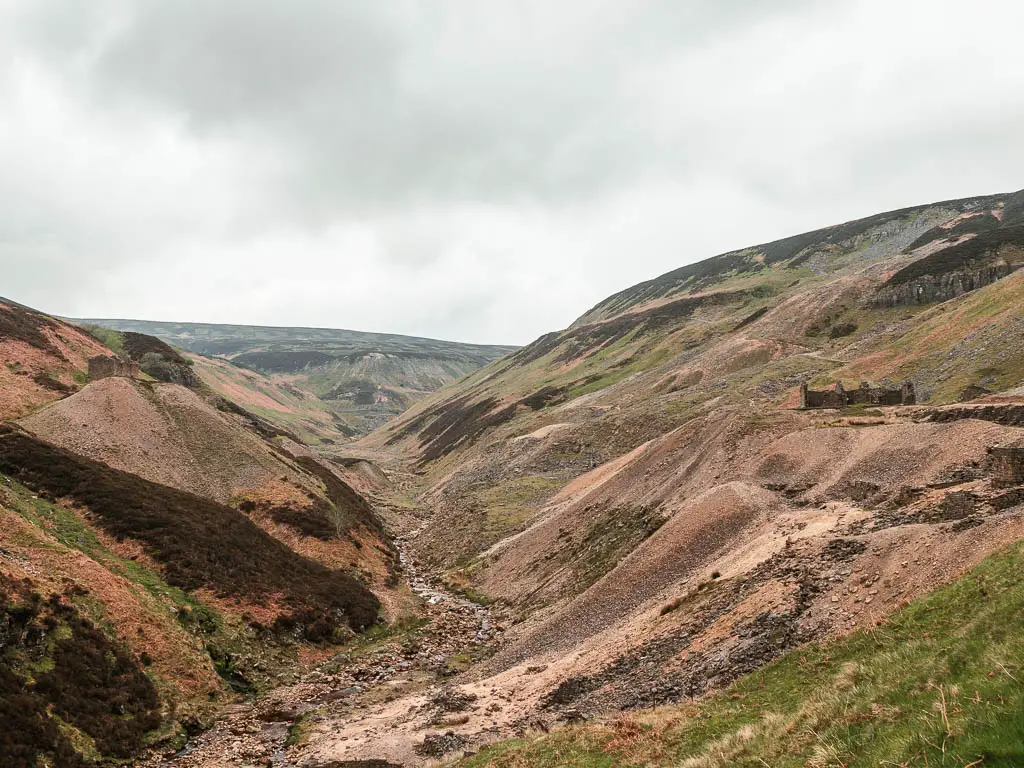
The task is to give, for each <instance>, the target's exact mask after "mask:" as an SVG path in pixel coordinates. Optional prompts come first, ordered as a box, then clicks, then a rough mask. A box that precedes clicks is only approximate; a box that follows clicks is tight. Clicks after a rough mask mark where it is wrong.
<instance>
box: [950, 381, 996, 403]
mask: <svg viewBox="0 0 1024 768" xmlns="http://www.w3.org/2000/svg"><path fill="white" fill-rule="evenodd" d="M991 394H992V390H991V389H985V387H982V386H979V385H977V384H971V385H970V386H969V387H966V388H965V389H964V391H963V392H961V393H960V395H959V396H958V397H957V401H958V402H961V403H969V402H970V401H971V400H977V399H978V398H979V397H985V396H986V395H991Z"/></svg>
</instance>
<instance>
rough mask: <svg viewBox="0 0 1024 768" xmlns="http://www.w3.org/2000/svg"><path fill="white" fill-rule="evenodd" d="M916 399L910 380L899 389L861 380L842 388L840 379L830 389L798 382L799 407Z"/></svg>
mask: <svg viewBox="0 0 1024 768" xmlns="http://www.w3.org/2000/svg"><path fill="white" fill-rule="evenodd" d="M916 401H917V398H916V395H915V394H914V385H913V383H912V382H909V381H905V382H903V386H901V387H900V388H899V389H886V388H885V387H872V386H871V385H870V384H868V383H867V382H866V381H862V382H861V383H860V386H859V387H857V388H856V389H844V388H843V383H842V382H841V381H839V382H836V385H835V386H834V387H832V388H831V389H808V388H807V382H806V381H805V382H803V383H801V384H800V405H799V406H798V407H799V408H845V407H847V406H850V405H913V404H914V403H915V402H916Z"/></svg>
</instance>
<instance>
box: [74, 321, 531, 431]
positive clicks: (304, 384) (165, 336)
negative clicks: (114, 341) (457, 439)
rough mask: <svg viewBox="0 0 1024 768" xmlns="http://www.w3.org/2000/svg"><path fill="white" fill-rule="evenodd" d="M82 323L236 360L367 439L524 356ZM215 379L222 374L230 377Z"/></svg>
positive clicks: (228, 329)
mask: <svg viewBox="0 0 1024 768" xmlns="http://www.w3.org/2000/svg"><path fill="white" fill-rule="evenodd" d="M76 322H81V323H87V324H90V325H98V326H102V327H104V328H111V329H114V330H117V331H130V332H138V333H143V334H148V335H150V336H155V337H157V338H160V339H162V340H164V341H166V342H168V343H170V344H173V345H174V346H176V347H180V348H182V349H186V350H188V351H190V352H193V353H195V354H197V355H203V356H205V357H208V358H223V359H226V360H230V361H231V362H232V363H234V364H235V365H236V366H240V367H242V368H247V369H250V370H253V371H257V372H259V373H261V374H264V375H265V376H267V377H269V378H270V379H271V381H272V382H273V383H274V385H276V386H278V387H281V388H284V389H288V390H292V391H293V393H294V392H295V390H297V391H298V393H305V394H311V395H315V396H316V397H318V398H320V399H321V400H322V401H323V402H324V403H325V404H326V407H327V408H328V409H329V410H330V412H331V413H334V414H337V416H338V417H340V419H341V421H342V422H343V423H344V424H347V425H350V427H351V428H352V429H354V430H356V431H357V432H360V433H363V432H368V431H370V430H372V429H373V428H375V427H378V426H380V425H381V424H383V423H384V422H386V421H387V420H388V419H389V418H391V417H393V416H395V415H396V414H399V413H401V412H402V411H404V410H405V409H406V408H408V407H409V406H410V405H411V404H412V403H415V402H417V401H418V400H420V399H422V398H423V397H424V396H425V395H427V394H429V393H430V392H433V391H435V390H437V389H440V388H441V387H443V386H446V385H447V384H451V383H452V382H455V381H458V380H459V379H461V378H463V377H464V376H466V375H467V374H469V373H472V372H473V371H475V370H477V369H478V368H480V367H481V366H484V365H487V364H488V363H491V362H493V361H494V360H497V359H498V358H500V357H503V356H504V355H506V354H508V353H509V352H513V351H515V349H516V347H509V346H487V345H479V344H460V343H457V342H451V341H438V340H436V339H424V338H418V337H413V336H400V335H396V334H384V333H363V332H360V331H346V330H336V329H330V328H276V327H269V326H255V325H216V324H208V323H165V322H154V321H146V320H111V319H89V320H79V321H76ZM209 365H210V366H216V363H215V362H213V363H210V364H209ZM211 374H213V375H222V374H224V370H223V368H221V369H219V370H216V371H211ZM299 396H301V394H300V395H299Z"/></svg>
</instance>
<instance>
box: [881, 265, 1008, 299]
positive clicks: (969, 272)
mask: <svg viewBox="0 0 1024 768" xmlns="http://www.w3.org/2000/svg"><path fill="white" fill-rule="evenodd" d="M1019 266H1020V265H1019V264H1010V263H1006V262H1003V263H1000V264H991V265H989V266H985V267H978V268H975V269H960V270H956V271H954V272H947V273H945V274H942V275H935V276H933V275H924V276H922V277H919V278H916V279H914V280H910V281H908V282H905V283H899V284H887V285H885V286H883V287H882V288H881V289H880V290H879V292H878V295H877V296H876V297H875V301H874V303H875V305H876V306H880V307H899V306H912V305H914V304H932V303H935V302H939V301H947V300H949V299H955V298H956V297H957V296H962V295H963V294H965V293H970V292H971V291H975V290H977V289H978V288H984V287H985V286H986V285H990V284H991V283H994V282H996V281H997V280H1002V279H1003V278H1004V277H1006V276H1007V275H1010V274H1012V273H1013V272H1014V271H1015V270H1016V269H1018V268H1019Z"/></svg>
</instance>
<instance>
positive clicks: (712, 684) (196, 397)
mask: <svg viewBox="0 0 1024 768" xmlns="http://www.w3.org/2000/svg"><path fill="white" fill-rule="evenodd" d="M1022 227H1024V193H1015V194H1003V195H992V196H986V197H976V198H968V199H962V200H953V201H945V202H940V203H933V204H928V205H922V206H917V207H913V208H907V209H903V210H900V211H894V212H890V213H884V214H879V215H876V216H871V217H869V218H866V219H863V220H858V221H854V222H848V223H845V224H841V225H838V226H833V227H827V228H825V229H821V230H816V231H814V232H809V233H806V234H803V235H798V236H795V237H791V238H786V239H784V240H781V241H777V242H774V243H767V244H764V245H759V246H752V247H750V248H746V249H742V250H740V251H736V252H732V253H728V254H723V255H721V256H717V257H714V258H712V259H708V260H705V261H703V262H697V263H695V264H691V265H688V266H685V267H683V268H681V269H678V270H675V271H673V272H670V273H668V274H666V275H663V276H661V277H659V278H655V279H653V280H649V281H646V282H643V283H640V284H638V285H636V286H633V287H632V288H628V289H626V290H624V291H622V292H620V293H618V294H616V295H615V296H612V297H609V298H608V299H606V300H605V301H602V302H600V303H599V304H598V305H596V306H595V307H594V308H592V309H590V310H588V311H587V312H585V313H584V314H583V315H582V316H581V317H580V318H579V319H578V320H577V321H576V322H575V323H573V324H572V325H571V326H570V327H569V328H566V329H564V330H562V331H557V332H553V333H550V334H547V335H545V336H543V337H541V338H540V339H538V340H536V341H535V342H534V343H532V344H530V345H528V346H526V347H524V348H522V349H519V350H516V351H514V352H512V353H511V354H509V355H507V356H505V357H503V358H501V359H497V360H492V362H490V363H488V364H487V365H485V366H484V367H482V368H480V369H479V370H476V371H474V372H472V373H470V374H469V375H468V376H466V377H465V378H463V379H461V380H459V381H455V382H453V383H450V384H449V385H448V386H446V387H445V388H444V389H443V390H441V391H438V392H435V393H433V394H424V390H417V391H418V393H419V396H421V399H420V400H419V401H417V402H415V403H414V404H413V405H412V407H411V408H410V409H409V410H408V411H407V412H405V413H403V414H402V415H400V416H399V417H397V418H395V419H393V420H392V421H390V422H389V423H387V424H386V425H384V426H383V427H381V428H379V429H377V430H376V431H374V432H373V433H371V434H369V435H366V436H363V437H361V438H360V439H358V440H355V441H350V440H346V439H345V436H344V435H343V434H342V432H341V430H342V427H341V426H340V425H339V424H338V423H337V422H335V421H334V417H337V418H345V417H351V416H352V413H351V412H347V413H346V412H344V410H343V409H339V410H324V409H323V407H322V405H321V400H319V399H318V398H317V395H316V393H315V392H313V391H312V389H313V388H315V386H317V384H316V382H317V381H320V379H318V376H319V375H320V373H319V372H318V371H319V367H318V366H321V365H327V366H328V367H330V365H333V364H334V363H329V362H326V361H324V360H323V359H322V358H318V357H316V356H315V355H313V352H314V350H313V349H312V347H305V348H292V347H290V346H289V345H291V344H293V342H292V341H286V340H281V339H276V340H275V339H270V340H267V341H265V342H264V341H261V342H260V344H261V345H265V346H266V349H263V347H260V350H262V351H260V350H257V346H259V345H256V344H255V342H254V340H252V339H250V340H248V341H245V344H249V342H253V345H252V346H244V347H239V348H236V349H232V348H229V347H227V346H225V347H223V348H219V349H218V348H213V347H211V348H205V347H204V348H203V349H202V350H201V351H203V352H204V353H206V354H213V355H224V356H225V357H230V358H232V359H231V360H226V359H220V358H217V357H205V356H202V355H200V354H199V353H198V352H197V351H196V349H195V348H192V350H191V351H190V352H188V353H187V354H181V353H179V352H178V351H177V350H176V349H175V348H171V347H168V346H166V343H165V342H163V341H160V340H158V339H156V338H155V337H153V336H149V335H145V334H139V333H138V331H135V330H131V329H125V330H116V331H114V330H102V329H101V330H97V329H92V330H91V333H92V334H93V335H91V336H90V335H81V338H79V336H77V335H74V334H77V333H79V331H78V330H77V329H75V328H74V327H72V326H67V325H65V324H62V323H60V322H59V321H55V320H52V319H49V318H46V317H45V316H42V315H39V314H38V313H31V312H30V311H29V310H20V309H19V311H14V310H13V309H12V310H9V311H10V313H11V314H10V317H11V318H14V320H11V321H9V322H8V324H7V326H6V327H8V328H13V329H15V331H16V334H17V335H16V336H15V333H14V331H9V332H10V333H11V334H12V338H11V339H10V340H8V341H6V342H4V344H6V346H0V349H2V350H5V353H6V354H7V355H8V358H7V360H6V362H7V363H8V365H7V368H8V371H9V373H10V376H12V377H16V378H15V379H12V382H13V384H16V385H17V386H18V387H20V388H21V389H19V390H17V391H18V392H24V393H28V394H25V395H24V396H22V395H19V397H21V399H20V400H17V401H15V400H14V399H13V398H12V401H11V402H12V403H15V405H12V406H9V412H8V413H6V414H5V417H6V418H7V419H8V422H7V425H6V426H4V427H3V428H2V430H0V482H2V483H3V485H0V514H2V515H3V521H2V522H3V525H0V593H3V595H5V597H4V604H5V605H6V606H7V607H6V609H5V610H6V613H5V614H4V615H3V616H2V617H0V621H2V622H3V623H2V624H0V627H5V628H6V630H5V631H7V633H8V635H10V636H16V637H18V638H20V640H19V642H18V643H16V644H14V645H12V646H10V647H9V648H8V649H7V650H6V651H4V653H6V654H8V656H7V658H8V659H10V661H9V662H8V666H9V667H10V669H11V670H13V675H9V676H7V677H4V678H0V685H3V686H4V687H5V690H8V691H15V690H20V689H21V688H24V689H25V690H26V691H27V696H26V698H24V699H23V700H21V701H22V706H21V708H20V709H18V710H17V711H12V710H8V711H6V712H5V711H4V710H2V709H0V716H3V717H7V718H14V717H21V716H22V714H23V713H27V715H26V716H27V717H29V718H30V719H31V720H32V722H33V724H34V725H33V728H34V730H29V731H28V732H29V733H30V734H33V735H32V736H31V738H30V739H27V740H26V739H21V740H20V741H17V743H14V744H12V745H11V746H9V747H5V746H2V745H0V749H4V748H7V749H10V750H14V749H17V750H20V753H22V754H25V755H28V756H29V759H30V760H31V761H36V762H38V761H37V758H39V759H47V760H50V761H51V762H53V761H54V760H57V761H60V760H66V761H67V762H68V764H69V765H73V766H76V768H77V765H78V763H76V762H74V761H75V760H79V761H81V764H83V765H90V764H95V763H96V762H98V758H97V756H99V757H102V758H103V759H107V760H110V761H114V762H116V761H117V760H124V759H126V756H128V755H136V754H139V753H140V750H142V749H143V748H144V747H145V746H147V745H150V744H155V745H158V749H157V750H155V751H154V752H153V753H152V754H151V755H150V757H149V759H148V760H147V762H145V763H144V764H145V765H151V766H156V765H161V766H171V768H214V766H217V767H218V768H219V767H220V766H238V767H239V768H241V766H248V765H264V764H268V765H275V764H276V765H296V766H298V765H301V766H310V767H311V768H335V767H336V766H346V765H347V766H380V768H385V767H386V766H427V765H436V764H438V763H439V762H440V761H459V760H465V763H464V764H465V765H467V766H477V765H495V766H560V765H593V766H611V765H637V766H640V765H687V766H693V768H696V766H719V765H720V766H726V765H763V764H765V763H766V762H767V763H768V764H770V765H813V766H832V765H836V766H838V765H851V766H852V765H875V764H877V763H878V762H879V761H881V760H898V762H897V764H907V765H951V766H952V765H956V766H959V767H960V768H963V766H965V765H971V764H974V765H1015V764H1016V762H1019V758H1020V755H1019V750H1018V751H1015V750H1017V747H1018V746H1019V743H1020V737H1021V733H1020V728H1019V724H1020V720H1019V717H1018V716H1017V715H1018V714H1019V706H1020V702H1021V701H1022V700H1024V687H1022V684H1021V682H1020V681H1021V680H1024V678H1022V677H1021V675H1022V674H1024V658H1022V657H1021V656H1020V652H1019V649H1020V640H1021V626H1020V622H1019V621H1018V620H1017V619H1018V618H1019V616H1020V615H1021V612H1022V611H1024V598H1022V594H1024V581H1022V579H1021V577H1020V568H1019V566H1020V562H1019V561H1020V558H1021V543H1022V542H1024V311H1022V310H1024V269H1021V267H1022V266H1024V228H1022ZM0 309H2V308H0ZM15 309H17V308H15ZM26 313H27V314H26ZM15 320H17V322H15ZM102 322H109V321H102ZM26 328H28V329H29V330H25V329H26ZM65 328H66V329H68V330H67V331H65ZM32 329H35V330H32ZM169 330H173V329H170V328H169V327H168V328H165V331H169ZM325 333H332V332H325ZM58 334H59V335H60V336H61V337H63V338H64V341H63V342H62V343H63V344H66V345H67V346H68V350H65V349H64V348H63V347H61V346H54V348H53V349H49V351H47V352H46V357H45V358H44V357H39V358H38V360H37V358H36V357H33V356H37V355H38V354H39V352H40V347H39V346H34V345H33V344H32V343H31V342H32V341H35V342H36V344H37V345H38V344H42V345H44V346H46V344H47V340H50V341H51V342H52V339H53V338H55V337H57V335H58ZM166 338H171V336H170V335H168V336H166ZM58 340H59V339H58ZM172 341H174V343H175V344H176V345H178V346H187V345H186V344H183V343H182V342H181V341H180V340H174V339H172ZM243 341H244V340H241V339H235V340H234V341H233V342H232V340H230V339H228V340H225V344H227V343H229V342H231V343H238V344H242V343H243ZM307 341H308V342H309V343H310V344H321V343H334V342H325V341H324V340H323V339H312V338H311V339H305V340H302V339H300V340H298V342H294V343H296V344H298V345H299V347H301V346H302V344H305V343H306V342H307ZM71 342H73V343H74V345H77V348H73V347H72V344H71ZM338 343H339V344H340V343H341V342H338ZM346 343H348V342H346ZM277 344H282V345H284V346H283V347H276V346H275V345H277ZM90 345H91V346H90ZM96 345H100V346H99V347H97V346H96ZM104 345H106V346H104ZM54 350H56V351H54ZM95 350H99V351H98V353H99V354H110V353H112V352H114V351H116V352H117V353H118V354H120V355H122V356H123V358H124V365H123V366H113V365H112V364H111V365H108V366H107V367H111V368H116V372H115V374H114V375H112V376H110V377H107V378H98V379H96V380H93V381H88V380H87V378H88V377H87V376H86V375H85V360H86V358H87V357H88V354H87V353H89V352H91V351H95ZM407 351H408V350H407ZM250 353H251V356H250ZM278 354H280V355H281V356H280V357H278V356H277V355H278ZM318 354H328V353H326V352H318ZM329 354H337V355H339V356H340V355H341V353H340V352H337V349H335V351H334V352H331V353H329ZM349 354H352V355H355V354H357V352H351V353H349ZM373 354H379V355H382V356H383V355H385V353H383V352H374V353H373ZM389 354H390V353H389ZM395 354H396V356H397V353H395ZM19 355H20V356H21V357H17V356H19ZM261 356H262V357H261ZM22 358H23V359H22ZM240 358H241V360H240ZM254 360H258V361H260V365H261V366H263V367H264V368H265V369H266V371H267V372H266V373H264V372H261V371H257V370H248V369H244V368H240V367H238V366H236V365H234V364H235V363H238V362H244V363H246V364H249V365H251V366H252V367H256V366H255V365H253V362H254ZM300 362H301V365H300V364H299V363H300ZM335 362H337V359H336V360H335ZM30 364H31V365H32V366H34V367H31V368H30ZM131 364H135V365H137V366H138V369H135V368H133V367H132V365H131ZM353 364H354V362H353ZM286 365H287V366H292V367H291V368H288V369H287V370H285V369H282V370H273V368H274V367H275V366H286ZM19 366H23V367H24V368H25V369H26V370H28V371H29V373H28V374H18V373H17V370H19ZM122 368H123V370H122ZM37 369H38V370H39V371H44V372H50V373H49V374H48V375H52V376H56V377H58V379H59V380H60V381H61V382H65V381H66V382H67V385H66V387H63V388H60V389H58V388H49V389H46V388H43V389H38V390H37V389H34V388H30V386H29V385H31V387H36V386H37V383H36V381H35V375H36V372H37ZM97 370H99V369H97ZM61 377H63V378H61ZM26 382H28V384H26ZM862 382H863V384H862ZM332 386H336V385H332ZM374 386H384V385H382V384H375V385H374ZM375 391H379V390H375ZM396 391H397V390H396ZM324 394H329V393H324ZM322 402H329V401H328V400H323V401H322ZM378 405H380V404H378ZM818 405H821V406H822V407H817V406H818ZM803 406H810V407H803ZM378 415H381V416H382V415H383V411H381V412H379V413H378ZM12 420H13V421H12ZM303 443H305V444H303ZM314 443H315V444H316V447H312V444H314ZM25 579H27V580H28V581H25ZM378 616H380V617H382V618H383V620H384V622H386V624H387V625H386V626H384V625H382V624H381V622H380V620H379V619H378V618H377V617H378ZM47 626H49V627H59V628H60V630H59V632H58V633H57V634H56V635H55V636H54V637H55V639H52V640H45V641H43V640H39V637H40V634H39V631H38V628H39V627H47ZM44 637H45V635H44ZM75 654H79V655H84V656H86V657H89V658H97V659H99V658H102V659H103V660H104V662H103V664H101V665H100V666H99V668H100V669H101V670H102V673H101V674H98V675H95V676H92V677H88V678H84V677H83V676H82V675H80V674H76V673H75V672H74V670H75V669H76V667H74V666H73V664H72V663H71V661H70V659H71V658H73V657H74V656H75ZM69 679H73V680H75V681H76V685H77V686H78V687H77V688H72V689H69V690H72V691H73V693H72V694H69V695H67V696H61V695H60V694H59V693H57V691H59V690H62V689H61V687H60V685H64V684H65V683H66V681H68V680H69ZM58 683H60V685H58ZM119 688H123V689H124V690H126V691H130V695H127V696H125V697H122V698H120V699H119V698H118V697H117V696H116V695H115V693H114V692H115V691H116V690H118V689H119ZM229 688H230V689H233V690H235V691H244V692H246V693H247V694H250V695H252V694H255V696H254V697H253V698H252V699H251V700H250V701H248V702H246V703H245V704H243V705H239V706H236V707H232V708H231V709H229V710H227V711H225V709H224V706H223V705H224V703H225V701H226V700H227V697H228V689H229ZM89 701H92V702H97V703H96V705H94V706H92V705H85V704H83V702H89ZM54 713H58V714H54ZM218 713H220V714H222V715H223V716H222V718H221V719H219V720H218V721H217V722H216V723H214V724H213V726H212V727H211V728H210V729H209V730H206V731H204V732H203V733H202V734H201V735H197V736H194V737H193V738H192V739H190V740H189V742H188V748H187V749H185V750H183V751H182V752H180V753H177V754H175V755H173V756H172V757H169V758H167V759H164V758H163V757H162V756H161V755H160V754H159V753H160V752H161V751H166V750H167V749H169V748H170V747H171V746H180V745H181V744H183V743H184V738H185V733H186V729H188V730H191V731H192V732H196V731H199V730H202V729H203V728H205V727H206V726H208V725H210V724H211V722H212V720H213V718H214V716H215V715H216V714H218ZM118 716H120V720H118ZM115 721H116V722H117V723H120V724H121V726H120V727H119V728H115V727H114V723H115ZM67 723H71V724H72V726H71V728H70V729H69V728H67V727H66V725H65V724H67ZM12 732H13V731H12ZM115 736H116V737H117V738H114V737H115ZM90 739H91V740H92V741H90ZM83 744H85V745H86V747H84V748H83V747H82V745H83ZM979 760H980V761H981V762H978V761H979ZM90 761H91V762H90ZM23 764H24V765H26V766H28V765H33V766H34V764H35V763H34V762H25V763H23Z"/></svg>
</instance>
